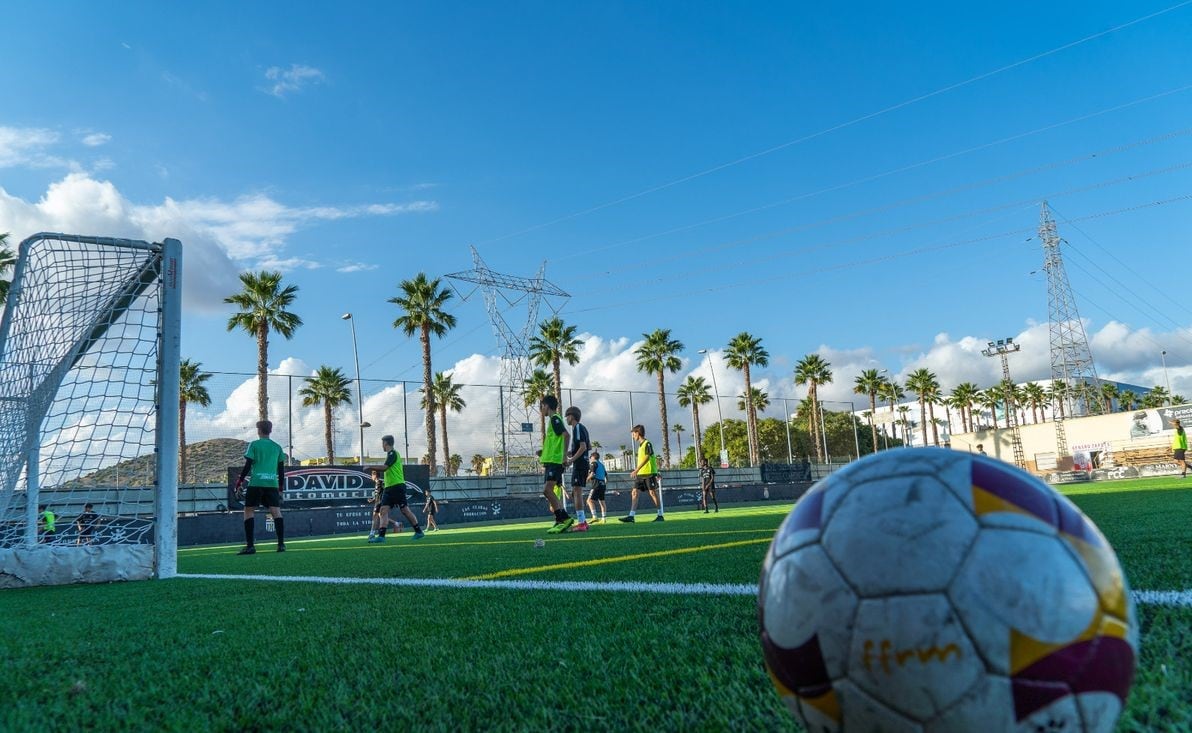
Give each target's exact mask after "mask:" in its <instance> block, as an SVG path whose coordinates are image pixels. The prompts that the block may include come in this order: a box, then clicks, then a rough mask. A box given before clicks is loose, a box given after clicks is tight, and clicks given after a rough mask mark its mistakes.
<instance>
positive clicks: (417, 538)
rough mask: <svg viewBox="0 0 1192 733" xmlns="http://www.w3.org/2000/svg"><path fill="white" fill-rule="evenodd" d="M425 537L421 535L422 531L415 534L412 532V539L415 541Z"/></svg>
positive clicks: (423, 534)
mask: <svg viewBox="0 0 1192 733" xmlns="http://www.w3.org/2000/svg"><path fill="white" fill-rule="evenodd" d="M425 536H426V534H425V533H423V531H422V530H417V531H416V532H414V539H416V540H420V539H422V538H423V537H425Z"/></svg>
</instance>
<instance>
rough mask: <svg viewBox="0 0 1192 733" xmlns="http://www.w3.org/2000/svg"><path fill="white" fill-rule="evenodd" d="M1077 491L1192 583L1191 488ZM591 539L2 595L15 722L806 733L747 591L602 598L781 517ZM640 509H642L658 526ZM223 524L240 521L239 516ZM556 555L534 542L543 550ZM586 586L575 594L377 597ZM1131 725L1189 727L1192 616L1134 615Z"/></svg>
mask: <svg viewBox="0 0 1192 733" xmlns="http://www.w3.org/2000/svg"><path fill="white" fill-rule="evenodd" d="M1185 486H1188V484H1185V483H1181V482H1179V479H1150V480H1133V481H1128V482H1114V483H1107V484H1096V485H1086V486H1079V487H1075V488H1074V489H1073V490H1072V491H1071V492H1070V493H1071V495H1072V498H1073V500H1075V501H1076V502H1077V503H1078V504H1079V505H1080V506H1081V508H1082V509H1084V510H1085V512H1087V513H1088V514H1089V515H1090V516H1091V517H1092V518H1093V519H1094V520H1095V521H1096V522H1097V523H1098V524H1099V525H1100V526H1101V528H1102V530H1103V531H1104V532H1105V534H1106V535H1107V536H1108V537H1109V539H1110V540H1111V542H1113V544H1114V546H1115V548H1116V549H1117V551H1118V553H1119V555H1120V557H1121V559H1122V562H1123V563H1124V565H1125V567H1126V570H1127V574H1128V575H1129V578H1130V581H1131V584H1132V585H1133V587H1135V588H1137V589H1148V590H1180V591H1183V590H1187V589H1192V532H1190V531H1189V529H1188V525H1189V520H1190V519H1192V488H1185ZM729 506H730V508H728V509H726V510H723V511H721V513H720V514H719V515H710V516H705V515H704V514H703V513H696V512H690V511H689V512H676V513H673V514H671V515H668V521H666V522H659V523H651V522H641V523H638V524H634V525H623V524H620V523H617V522H612V523H610V524H606V525H601V526H596V527H594V528H593V529H592V531H591V532H589V533H587V534H586V535H568V536H562V537H551V536H548V535H546V534H545V529H546V527H547V524H548V523H547V522H546V521H538V522H533V523H528V524H527V523H520V524H505V525H498V526H487V527H449V528H447V529H445V530H443V531H440V532H437V533H432V534H429V535H428V536H427V537H426V538H425V539H424V540H421V541H419V542H417V543H415V542H413V541H412V539H411V537H410V534H409V533H408V531H407V532H405V533H402V534H398V535H391V536H390V539H389V542H388V543H386V544H384V545H366V544H364V542H363V538H362V537H360V536H353V537H338V538H321V539H311V540H294V541H292V542H291V543H290V544H289V552H287V553H285V554H281V555H279V554H277V553H275V552H273V551H272V547H270V546H268V545H263V546H260V548H259V552H258V554H257V555H255V556H251V557H237V556H235V555H234V554H233V553H234V552H235V549H236V548H233V547H227V546H224V547H202V548H189V549H185V550H183V551H181V552H180V557H179V570H180V572H182V573H185V574H218V575H230V574H247V575H260V576H266V575H271V576H322V577H326V578H350V579H375V581H374V582H375V583H376V584H358V583H354V584H325V583H313V582H307V581H295V582H281V581H278V580H252V579H243V580H238V579H196V578H178V579H175V580H169V581H157V582H144V583H129V584H111V585H102V586H69V587H56V588H36V589H27V590H15V591H4V592H2V593H0V653H2V657H3V659H4V670H3V673H2V674H0V700H3V701H4V703H3V704H0V730H5V731H8V730H51V729H59V730H77V729H121V730H179V731H194V730H229V731H230V730H283V729H284V730H330V729H345V730H346V729H368V728H380V727H384V728H386V729H405V728H409V727H413V726H418V727H419V728H427V729H431V730H459V729H465V730H468V729H485V730H522V729H529V730H545V729H558V730H578V729H589V728H599V729H624V728H633V729H649V730H797V726H796V725H795V723H794V722H793V720H792V719H791V717H790V716H789V715H788V714H787V713H786V711H785V709H784V708H783V706H782V705H781V703H780V702H779V700H778V698H777V696H776V695H775V694H774V692H773V690H772V687H771V685H770V682H769V680H768V679H767V677H766V674H765V671H764V669H763V666H762V663H761V654H760V650H759V646H758V641H757V621H756V608H755V603H756V602H755V599H754V598H753V597H751V596H749V595H730V594H695V595H691V594H687V595H682V594H666V593H659V592H646V591H625V590H621V591H612V590H607V589H603V590H601V589H598V584H605V583H614V582H626V583H632V582H641V583H651V584H658V583H679V584H692V583H710V584H749V585H752V584H755V583H756V582H757V579H758V571H759V568H760V564H761V561H762V558H763V556H764V554H765V552H766V549H767V547H768V543H769V541H770V538H771V537H772V535H773V533H774V530H775V529H776V528H777V526H778V524H779V523H780V522H781V521H782V519H783V517H784V516H785V515H786V512H787V511H788V510H789V504H771V505H752V506H739V507H737V506H733V505H729ZM650 518H651V517H650V516H649V514H648V513H647V514H646V515H644V516H642V517H641V519H643V520H648V519H650ZM229 521H236V520H235V519H233V518H229ZM537 538H543V539H546V540H547V542H546V546H545V547H544V548H541V549H536V548H535V547H534V542H533V541H534V540H535V539H537ZM393 578H402V579H414V578H428V579H431V578H452V579H499V580H509V581H586V582H588V583H591V584H597V585H586V586H581V587H580V589H577V590H562V589H550V590H548V589H506V588H492V587H485V588H478V587H462V588H461V587H437V586H427V587H418V586H409V585H392V584H381V583H385V582H387V581H386V579H393ZM1139 617H1140V622H1141V625H1142V639H1143V647H1142V656H1141V660H1140V664H1139V672H1138V676H1137V679H1136V682H1135V687H1134V690H1133V692H1132V694H1131V698H1130V702H1129V707H1128V709H1127V712H1126V715H1125V717H1124V718H1123V720H1122V723H1121V725H1120V729H1121V730H1125V731H1188V730H1192V693H1190V692H1189V691H1190V690H1192V608H1188V607H1173V606H1156V605H1145V606H1141V607H1140V608H1139Z"/></svg>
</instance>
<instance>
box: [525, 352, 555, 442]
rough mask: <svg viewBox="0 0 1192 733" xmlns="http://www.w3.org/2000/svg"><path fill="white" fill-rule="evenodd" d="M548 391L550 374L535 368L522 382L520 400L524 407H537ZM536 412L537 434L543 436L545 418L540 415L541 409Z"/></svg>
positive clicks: (549, 389) (544, 432) (549, 390)
mask: <svg viewBox="0 0 1192 733" xmlns="http://www.w3.org/2000/svg"><path fill="white" fill-rule="evenodd" d="M550 393H551V381H550V375H549V374H547V373H546V372H544V371H543V370H541V369H535V370H534V373H533V374H531V375H530V376H529V377H527V378H526V380H525V381H524V382H522V402H523V403H525V405H526V407H538V403H540V402H542V398H543V397H545V396H547V395H548V394H550ZM536 412H537V413H538V434H539V435H541V436H544V437H545V436H546V418H545V417H544V416H543V415H542V411H541V410H536Z"/></svg>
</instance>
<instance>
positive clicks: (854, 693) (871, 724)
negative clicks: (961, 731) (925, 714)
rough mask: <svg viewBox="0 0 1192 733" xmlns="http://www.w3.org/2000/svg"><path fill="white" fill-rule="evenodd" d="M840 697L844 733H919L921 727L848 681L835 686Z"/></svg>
mask: <svg viewBox="0 0 1192 733" xmlns="http://www.w3.org/2000/svg"><path fill="white" fill-rule="evenodd" d="M836 694H837V695H839V696H840V707H841V711H842V712H843V725H842V726H841V730H845V731H854V730H855V731H870V732H871V733H879V732H880V733H921V731H922V730H923V726H921V725H919V724H918V723H916V722H915V721H913V720H911V719H910V718H908V717H906V716H905V715H903V714H902V713H899V712H898V711H896V710H894V709H893V708H889V707H886V706H885V705H883V704H882V703H880V702H878V701H877V700H874V699H873V698H872V697H870V696H869V695H866V694H865V693H864V692H863V691H862V690H861V689H860V688H859V687H857V686H856V685H854V684H852V683H851V682H849V681H848V680H844V681H841V682H838V683H837V684H836Z"/></svg>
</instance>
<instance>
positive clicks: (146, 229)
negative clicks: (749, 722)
mask: <svg viewBox="0 0 1192 733" xmlns="http://www.w3.org/2000/svg"><path fill="white" fill-rule="evenodd" d="M426 203H432V204H433V202H414V204H380V205H365V206H353V207H342V208H340V207H311V208H295V207H290V206H286V205H285V204H282V203H280V202H278V201H276V200H274V199H272V198H270V197H269V196H266V195H264V194H254V195H249V196H243V197H240V198H238V199H235V200H232V201H227V200H223V199H216V198H206V199H184V200H176V199H173V198H169V197H167V198H166V199H165V200H164V201H162V202H161V203H156V204H141V203H135V202H132V201H129V200H128V199H127V198H125V197H124V195H123V194H121V193H120V191H119V190H118V189H117V188H116V186H115V184H113V183H112V182H111V181H105V180H97V179H95V178H92V177H91V176H90V175H89V174H85V173H71V174H68V175H67V176H66V177H64V178H63V179H62V180H60V181H57V182H55V183H53V184H51V185H50V186H49V188H48V189H47V190H46V193H45V194H44V195H43V196H42V197H41V199H39V200H38V201H26V200H24V199H22V198H19V197H16V196H13V195H10V194H9V193H8V192H7V191H5V190H4V189H3V187H0V231H7V232H12V235H13V240H14V241H18V242H19V241H20V240H21V239H23V238H25V237H27V236H29V235H30V234H33V233H35V232H39V231H59V232H73V233H81V234H97V235H103V236H115V237H130V238H134V239H149V240H161V239H162V238H164V237H167V236H168V237H176V238H178V239H180V240H181V241H182V242H183V246H184V247H185V255H186V260H185V261H186V268H187V275H186V277H185V278H184V282H185V290H184V297H185V299H186V304H187V306H188V307H194V308H198V309H200V310H208V311H209V310H216V309H220V308H222V303H223V298H224V296H225V295H226V294H227V293H228V289H229V287H231V285H229V284H232V285H234V284H235V282H236V276H237V274H238V273H239V272H240V270H241V269H244V268H245V267H252V268H260V267H271V268H281V269H293V268H308V269H309V268H317V267H320V266H321V263H319V262H316V261H313V260H309V259H306V258H302V257H296V256H288V255H286V254H285V252H284V248H285V245H286V241H287V238H288V237H289V236H291V235H292V234H294V233H295V232H297V231H299V230H300V229H302V228H304V227H307V226H310V225H312V224H313V223H315V222H318V221H327V220H336V219H344V218H354V217H361V216H372V215H392V214H398V213H405V212H417V211H428V210H433V207H427V206H424V205H423V204H426Z"/></svg>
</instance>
